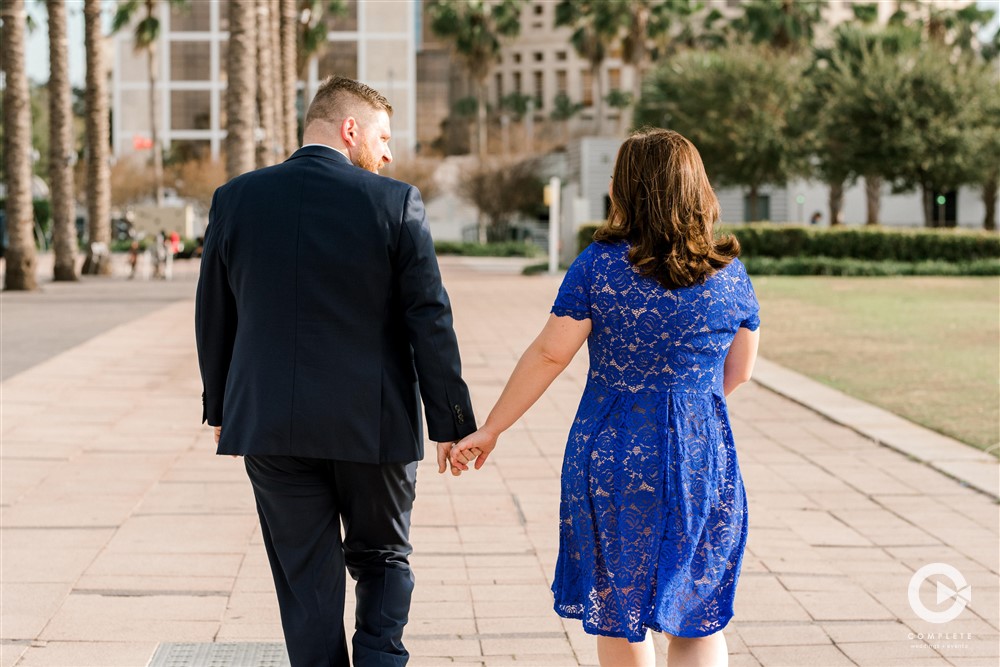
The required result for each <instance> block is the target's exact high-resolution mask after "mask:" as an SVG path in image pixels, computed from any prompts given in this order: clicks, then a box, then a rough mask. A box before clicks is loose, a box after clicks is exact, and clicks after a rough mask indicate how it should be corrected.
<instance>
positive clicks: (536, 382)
mask: <svg viewBox="0 0 1000 667" xmlns="http://www.w3.org/2000/svg"><path fill="white" fill-rule="evenodd" d="M590 329H591V323H590V320H589V319H586V320H575V319H573V318H572V317H566V316H564V317H557V316H555V315H550V316H549V320H548V322H546V324H545V327H544V328H543V329H542V332H541V333H540V334H538V337H537V338H535V340H534V341H533V342H532V343H531V345H529V346H528V349H527V350H525V351H524V354H523V355H521V359H520V360H519V361H518V362H517V366H515V367H514V372H513V373H511V376H510V379H509V380H507V386H505V387H504V389H503V392H502V393H501V394H500V398H499V399H498V400H497V403H496V405H495V406H493V410H492V411H491V412H490V415H489V417H487V418H486V423H484V424H483V425H482V427H480V429H479V430H478V431H476V432H475V433H473V434H472V435H470V436H468V437H466V438H465V439H464V440H462V441H461V442H460V443H458V445H456V446H455V448H454V449H452V455H451V462H452V465H453V466H456V467H458V468H459V469H461V470H468V466H466V465H465V459H466V458H467V457H464V456H460V454H461V453H462V452H464V451H465V450H468V449H472V448H473V447H478V448H479V449H480V450H481V453H480V455H479V457H478V458H477V459H476V469H477V470H478V469H479V468H482V467H483V463H485V462H486V459H487V457H488V456H489V455H490V452H492V451H493V448H494V447H496V442H497V438H498V437H500V434H501V433H503V432H504V431H506V430H507V429H508V428H510V427H511V426H512V425H513V424H514V422H516V421H517V420H518V419H520V418H521V416H522V415H524V413H525V412H527V411H528V408H530V407H531V406H532V405H534V404H535V401H537V400H538V399H539V398H540V397H541V395H542V394H543V393H545V390H546V389H548V387H549V385H550V384H552V381H553V380H555V379H556V377H557V376H558V375H559V374H560V373H561V372H562V371H563V370H564V369H565V368H566V366H568V365H569V362H570V361H572V360H573V357H574V356H575V355H576V353H577V352H578V351H579V350H580V348H581V347H582V346H583V342H584V341H585V340H587V337H588V336H589V335H590Z"/></svg>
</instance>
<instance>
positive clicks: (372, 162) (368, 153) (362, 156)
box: [354, 143, 382, 174]
mask: <svg viewBox="0 0 1000 667" xmlns="http://www.w3.org/2000/svg"><path fill="white" fill-rule="evenodd" d="M354 166H355V167H361V168H362V169H365V170H367V171H370V172H372V173H373V174H377V173H378V171H379V169H381V168H382V160H380V159H379V158H377V157H376V156H375V151H373V150H372V149H370V148H369V147H368V145H367V144H364V143H362V144H359V145H358V154H357V157H356V158H355V160H354Z"/></svg>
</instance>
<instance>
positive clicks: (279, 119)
mask: <svg viewBox="0 0 1000 667" xmlns="http://www.w3.org/2000/svg"><path fill="white" fill-rule="evenodd" d="M268 14H269V16H270V18H271V23H270V25H269V26H268V34H269V35H270V41H269V43H268V46H269V49H270V51H271V89H272V90H273V91H274V92H273V94H272V101H271V106H272V108H273V109H274V127H273V128H272V130H271V136H272V137H273V145H274V154H273V156H274V161H275V162H278V161H280V160H283V159H285V100H284V95H285V85H284V82H283V80H282V62H281V58H282V53H281V3H280V2H277V3H272V5H271V7H270V11H269V12H268Z"/></svg>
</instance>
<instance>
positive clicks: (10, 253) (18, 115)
mask: <svg viewBox="0 0 1000 667" xmlns="http://www.w3.org/2000/svg"><path fill="white" fill-rule="evenodd" d="M0 6H2V8H3V9H2V12H3V13H2V17H3V38H2V39H0V45H2V51H0V54H2V56H3V67H4V73H5V74H6V78H7V85H6V88H4V91H3V139H4V141H3V144H4V146H3V152H4V170H5V173H6V177H7V211H6V214H7V229H8V233H9V235H10V247H9V248H7V251H6V260H7V276H6V285H5V287H6V288H7V289H9V290H34V289H37V288H38V283H37V281H36V279H35V263H36V260H37V258H36V255H35V235H34V228H35V220H34V211H33V210H32V206H31V155H30V151H31V110H30V107H29V97H28V74H27V72H26V70H25V62H24V29H25V25H26V24H27V20H28V18H27V14H26V12H25V9H24V0H4V2H3V3H2V5H0Z"/></svg>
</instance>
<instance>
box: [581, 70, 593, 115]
mask: <svg viewBox="0 0 1000 667" xmlns="http://www.w3.org/2000/svg"><path fill="white" fill-rule="evenodd" d="M580 82H581V85H580V88H581V89H582V90H580V100H581V101H582V102H583V106H584V107H592V106H594V74H593V72H591V71H590V70H589V69H585V70H583V72H582V73H581V75H580Z"/></svg>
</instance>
